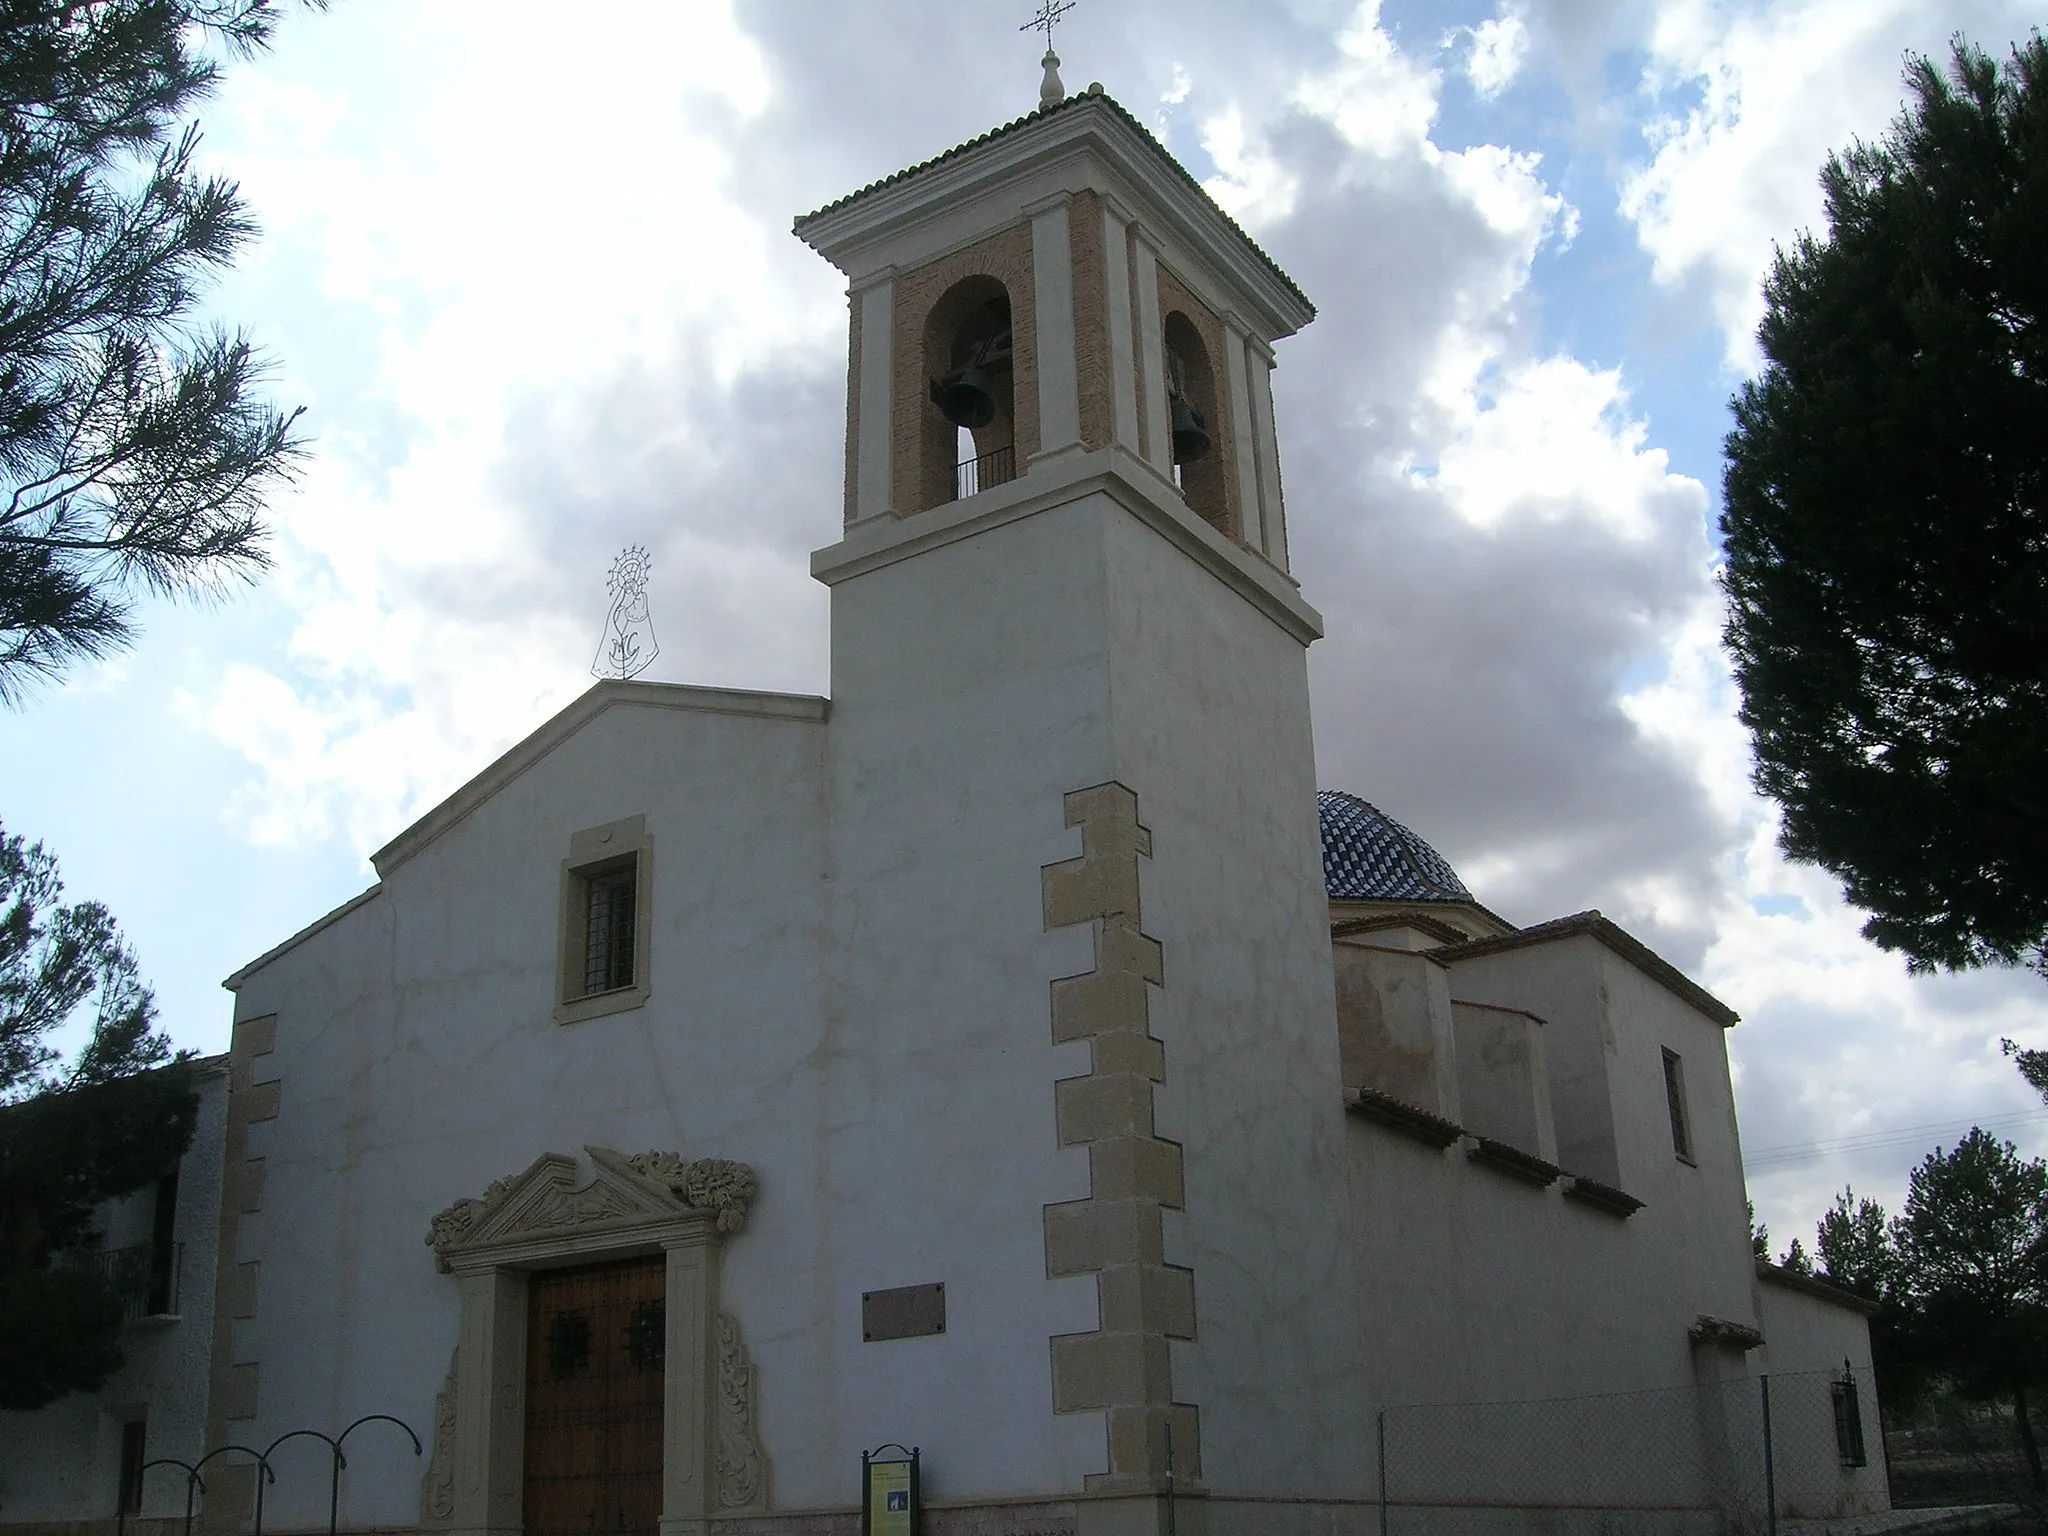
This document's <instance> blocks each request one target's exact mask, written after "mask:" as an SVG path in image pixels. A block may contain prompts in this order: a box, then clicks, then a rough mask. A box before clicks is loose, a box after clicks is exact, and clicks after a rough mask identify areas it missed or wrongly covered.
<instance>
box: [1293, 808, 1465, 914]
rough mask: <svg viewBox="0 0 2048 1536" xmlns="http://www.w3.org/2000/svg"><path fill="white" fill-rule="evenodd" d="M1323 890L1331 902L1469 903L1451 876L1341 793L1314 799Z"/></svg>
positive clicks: (1403, 832) (1431, 854)
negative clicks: (1320, 840)
mask: <svg viewBox="0 0 2048 1536" xmlns="http://www.w3.org/2000/svg"><path fill="white" fill-rule="evenodd" d="M1316 813H1317V815H1318V816H1319V817H1320V818H1321V820H1322V824H1323V884H1324V886H1325V887H1327V888H1328V890H1329V893H1330V896H1331V898H1332V899H1333V900H1337V901H1470V900H1471V899H1472V893H1471V892H1470V891H1468V890H1466V889H1465V882H1464V881H1462V880H1460V879H1459V878H1458V873H1457V871H1456V870H1454V869H1452V868H1451V866H1450V865H1448V864H1446V863H1445V862H1444V859H1443V855H1442V854H1440V853H1438V852H1437V851H1436V850H1435V849H1434V848H1432V847H1430V846H1429V844H1427V843H1425V842H1424V841H1423V840H1422V839H1421V838H1419V837H1417V836H1416V835H1415V834H1414V833H1413V832H1410V831H1409V830H1408V829H1407V828H1406V827H1404V826H1402V825H1401V823H1399V822H1398V821H1396V820H1394V818H1393V817H1391V816H1389V815H1388V814H1387V813H1386V812H1385V811H1383V810H1381V809H1380V808H1379V807H1378V806H1376V805H1373V804H1371V803H1370V802H1368V801H1365V800H1361V799H1359V798H1358V796H1356V795H1347V794H1345V793H1344V792H1343V791H1342V790H1341V789H1326V790H1323V791H1321V792H1320V793H1318V794H1317V796H1316Z"/></svg>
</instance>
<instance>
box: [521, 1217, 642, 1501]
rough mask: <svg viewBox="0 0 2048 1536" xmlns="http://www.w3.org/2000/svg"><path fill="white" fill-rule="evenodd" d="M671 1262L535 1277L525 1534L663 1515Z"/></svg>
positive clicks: (529, 1336)
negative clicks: (663, 1403) (665, 1360)
mask: <svg viewBox="0 0 2048 1536" xmlns="http://www.w3.org/2000/svg"><path fill="white" fill-rule="evenodd" d="M666 1296H667V1281H666V1266H665V1263H664V1260H663V1259H662V1258H661V1256H660V1255H656V1256H655V1257H653V1258H649V1259H629V1260H627V1261H626V1262H624V1263H619V1264H596V1265H591V1266H590V1267H588V1268H584V1269H551V1270H543V1271H540V1272H539V1273H537V1274H535V1275H534V1276H533V1279H532V1283H531V1287H530V1289H529V1291H528V1300H527V1311H526V1518H525V1525H526V1536H654V1533H655V1532H656V1531H657V1530H658V1529H659V1527H660V1524H661V1395H662V1393H661V1387H662V1355H663V1345H664V1342H665V1339H666V1328H667V1319H666Z"/></svg>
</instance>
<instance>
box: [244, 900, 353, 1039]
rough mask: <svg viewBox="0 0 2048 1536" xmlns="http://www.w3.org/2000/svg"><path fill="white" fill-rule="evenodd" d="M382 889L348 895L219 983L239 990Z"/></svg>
mask: <svg viewBox="0 0 2048 1536" xmlns="http://www.w3.org/2000/svg"><path fill="white" fill-rule="evenodd" d="M383 889H384V886H383V884H382V883H381V882H380V883H378V884H376V885H373V886H371V887H370V888H369V889H368V890H367V891H362V892H359V893H358V894H356V895H354V896H351V897H349V899H348V900H347V901H344V902H343V903H342V904H341V905H340V906H338V907H336V908H335V909H334V910H333V911H332V912H330V913H328V914H327V915H326V916H325V917H316V918H314V919H313V921H312V922H310V923H308V924H306V926H305V927H303V928H301V929H300V930H299V931H298V932H297V933H295V934H293V935H292V936H291V937H290V938H288V939H286V940H285V941H284V942H283V943H282V944H277V945H273V946H272V947H271V948H269V949H266V950H265V951H263V953H262V954H260V955H258V956H257V957H256V958H255V959H254V960H251V961H250V962H249V963H248V964H247V965H245V966H243V967H242V968H241V969H240V970H239V971H236V972H235V974H234V975H232V976H230V977H228V979H227V980H226V981H223V982H222V983H221V985H222V986H223V987H226V988H227V989H228V990H229V991H230V992H239V991H241V990H242V983H243V982H245V981H247V980H248V979H249V978H250V977H251V976H254V975H255V974H256V973H257V972H258V971H260V970H262V969H263V967H265V966H266V965H268V964H270V962H271V961H273V960H275V959H276V958H277V957H278V956H279V955H282V954H284V953H286V952H287V951H289V950H294V949H297V948H298V947H299V946H300V945H301V944H303V943H305V942H306V940H308V939H310V938H312V937H313V936H314V935H315V934H316V933H320V932H322V931H323V930H325V929H328V928H332V927H333V926H334V925H335V924H336V923H338V922H340V921H341V920H342V919H343V918H344V917H347V916H348V915H349V913H351V912H353V911H355V909H356V908H357V907H361V906H367V905H368V904H369V903H370V900H371V898H373V897H375V896H377V895H379V894H380V893H381V892H382V891H383ZM221 1060H222V1061H226V1060H227V1058H226V1057H225V1056H223V1057H222V1058H221Z"/></svg>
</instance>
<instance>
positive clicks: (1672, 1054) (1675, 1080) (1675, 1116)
mask: <svg viewBox="0 0 2048 1536" xmlns="http://www.w3.org/2000/svg"><path fill="white" fill-rule="evenodd" d="M1664 1102H1665V1105H1666V1107H1667V1108H1669V1109H1670V1111H1671V1150H1672V1151H1674V1152H1676V1153H1677V1154H1678V1155H1679V1156H1680V1157H1682V1158H1683V1159H1685V1161H1687V1162H1688V1163H1689V1162H1691V1161H1692V1123H1691V1121H1690V1120H1689V1119H1688V1118H1687V1116H1686V1112H1685V1066H1684V1064H1683V1063H1682V1062H1680V1061H1679V1059H1678V1053H1677V1052H1676V1051H1666V1052H1665V1053H1664Z"/></svg>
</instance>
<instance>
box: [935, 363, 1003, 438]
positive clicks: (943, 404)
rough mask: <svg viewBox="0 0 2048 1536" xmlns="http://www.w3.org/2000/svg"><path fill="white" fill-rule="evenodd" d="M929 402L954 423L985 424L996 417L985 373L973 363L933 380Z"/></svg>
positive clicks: (966, 424) (987, 377) (967, 425)
mask: <svg viewBox="0 0 2048 1536" xmlns="http://www.w3.org/2000/svg"><path fill="white" fill-rule="evenodd" d="M932 404H933V405H936V406H937V407H938V408H939V414H940V415H942V416H944V417H945V418H946V420H947V421H949V422H951V423H952V424H953V425H954V426H956V427H985V426H987V425H988V424H989V423H990V422H992V421H994V420H995V419H996V392H995V388H994V382H993V381H992V380H991V379H990V378H989V376H988V374H987V373H986V372H985V371H984V370H983V369H981V368H980V367H978V366H977V365H976V364H974V363H969V364H968V365H967V366H966V367H965V368H955V369H954V370H953V371H952V372H951V373H949V374H947V375H946V376H945V377H944V378H941V379H933V380H932Z"/></svg>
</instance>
